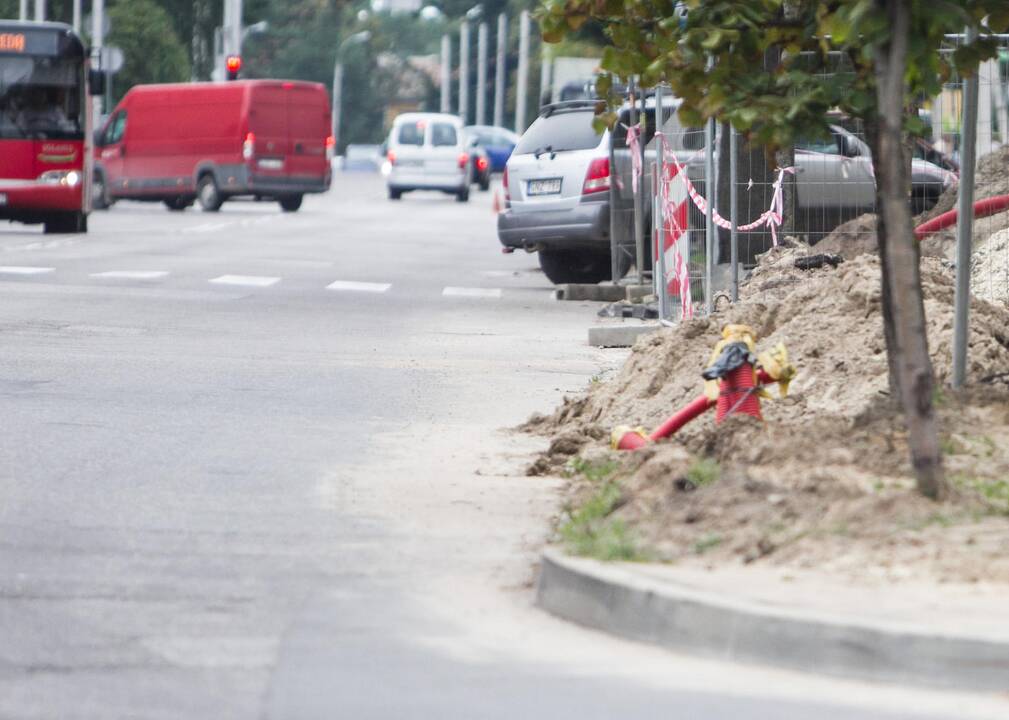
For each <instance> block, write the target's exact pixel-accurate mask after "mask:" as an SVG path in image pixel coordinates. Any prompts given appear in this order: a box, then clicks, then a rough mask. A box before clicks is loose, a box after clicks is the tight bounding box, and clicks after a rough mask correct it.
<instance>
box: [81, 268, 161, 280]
mask: <svg viewBox="0 0 1009 720" xmlns="http://www.w3.org/2000/svg"><path fill="white" fill-rule="evenodd" d="M167 276H168V271H167V270H106V271H105V272H97V273H91V277H93V278H102V279H109V280H160V279H161V278H163V277H167Z"/></svg>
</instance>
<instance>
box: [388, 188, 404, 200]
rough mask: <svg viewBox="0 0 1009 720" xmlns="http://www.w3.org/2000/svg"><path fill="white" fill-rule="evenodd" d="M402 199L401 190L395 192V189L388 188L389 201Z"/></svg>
mask: <svg viewBox="0 0 1009 720" xmlns="http://www.w3.org/2000/svg"><path fill="white" fill-rule="evenodd" d="M402 197H403V191H402V190H396V189H395V188H389V199H390V200H399V199H400V198H402Z"/></svg>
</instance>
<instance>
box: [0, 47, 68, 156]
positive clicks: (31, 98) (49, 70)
mask: <svg viewBox="0 0 1009 720" xmlns="http://www.w3.org/2000/svg"><path fill="white" fill-rule="evenodd" d="M82 73H83V65H82V62H81V60H77V59H73V58H60V57H39V56H30V55H3V54H0V139H3V140H10V139H25V140H80V139H82V138H83V137H84V130H83V127H84V122H83V121H84V118H83V98H82V96H81V88H82V87H83V75H82Z"/></svg>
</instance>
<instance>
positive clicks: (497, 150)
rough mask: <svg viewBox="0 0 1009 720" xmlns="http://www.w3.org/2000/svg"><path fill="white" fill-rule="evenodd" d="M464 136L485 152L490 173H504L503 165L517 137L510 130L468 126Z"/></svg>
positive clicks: (487, 126) (509, 155)
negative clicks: (474, 141)
mask: <svg viewBox="0 0 1009 720" xmlns="http://www.w3.org/2000/svg"><path fill="white" fill-rule="evenodd" d="M466 134H467V135H468V136H469V137H471V138H474V139H475V140H476V141H477V144H478V145H479V146H480V147H482V148H483V149H484V150H486V151H487V156H488V157H489V158H490V165H491V171H493V172H504V169H505V164H506V163H507V162H508V158H510V157H511V154H512V150H514V149H515V144H516V143H517V142H518V141H519V136H518V135H516V134H515V133H513V132H512V131H511V130H508V129H506V128H502V127H494V126H493V125H470V126H469V127H467V128H466Z"/></svg>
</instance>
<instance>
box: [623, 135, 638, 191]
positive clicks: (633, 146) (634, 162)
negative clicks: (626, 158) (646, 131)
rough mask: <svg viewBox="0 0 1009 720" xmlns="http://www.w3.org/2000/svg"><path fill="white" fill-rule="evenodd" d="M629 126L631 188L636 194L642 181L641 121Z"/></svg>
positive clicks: (628, 144) (628, 143) (628, 145)
mask: <svg viewBox="0 0 1009 720" xmlns="http://www.w3.org/2000/svg"><path fill="white" fill-rule="evenodd" d="M624 127H626V128H627V147H628V149H629V150H630V151H631V189H632V190H633V191H634V194H635V195H637V194H638V187H639V184H640V182H641V180H640V178H641V170H642V166H641V123H636V124H634V125H632V126H630V127H628V126H626V125H625V126H624Z"/></svg>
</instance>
